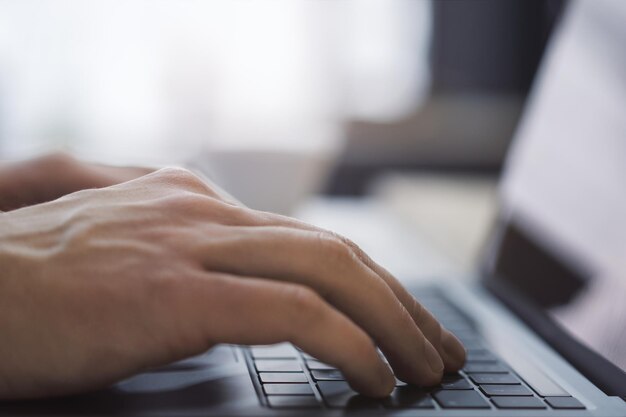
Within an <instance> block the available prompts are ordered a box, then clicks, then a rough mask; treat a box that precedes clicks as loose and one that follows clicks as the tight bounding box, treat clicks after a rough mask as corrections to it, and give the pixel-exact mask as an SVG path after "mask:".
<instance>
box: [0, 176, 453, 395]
mask: <svg viewBox="0 0 626 417" xmlns="http://www.w3.org/2000/svg"><path fill="white" fill-rule="evenodd" d="M0 265H2V274H1V276H0V334H1V337H2V343H0V398H4V399H8V398H33V397H43V396H54V395H63V394H69V393H76V392H80V391H86V390H91V389H96V388H100V387H104V386H107V385H109V384H111V383H113V382H115V381H118V380H120V379H123V378H125V377H127V376H130V375H132V374H134V373H137V372H140V371H142V370H145V369H149V368H152V367H156V366H160V365H164V364H167V363H170V362H173V361H176V360H179V359H182V358H185V357H188V356H192V355H196V354H199V353H202V352H204V351H206V350H207V349H209V348H210V347H212V346H214V345H215V344H218V343H233V344H272V343H277V342H283V341H289V342H292V343H294V344H295V345H297V346H299V347H300V348H302V349H303V350H304V351H306V352H308V353H309V354H311V355H313V356H315V357H317V358H319V359H320V360H322V361H324V362H327V363H329V364H331V365H333V366H336V367H337V368H339V369H340V370H341V371H342V372H343V373H344V375H345V376H346V378H347V380H348V382H349V383H350V385H351V386H352V387H353V388H354V389H355V390H357V391H359V392H361V393H363V394H365V395H369V396H374V397H381V396H385V395H387V394H389V392H390V391H391V390H392V389H393V386H394V378H393V375H392V373H391V371H390V369H389V368H388V366H387V365H386V364H385V363H384V362H383V361H382V360H381V358H380V357H379V355H378V352H377V350H376V346H379V347H380V349H381V350H382V351H383V352H384V354H385V356H386V357H387V359H388V360H389V363H390V364H391V366H392V367H393V369H394V371H395V373H396V375H397V376H398V378H400V379H402V380H404V381H407V382H410V383H415V384H419V385H432V384H436V383H437V382H439V380H440V378H441V376H442V372H443V371H444V368H445V369H446V370H448V371H455V370H457V369H459V368H460V367H461V366H462V365H463V362H464V359H465V352H464V350H463V347H462V346H461V344H460V343H459V342H458V340H457V339H456V338H455V337H454V336H453V335H452V334H451V333H449V332H448V331H446V330H443V329H442V328H441V326H440V325H439V323H438V322H437V321H436V320H435V319H434V318H433V317H432V316H431V315H430V313H428V312H427V311H426V310H425V309H424V308H422V307H421V306H420V304H419V303H418V302H417V301H416V300H415V299H414V298H413V297H412V296H411V295H409V294H408V293H407V292H406V290H405V289H404V288H403V287H402V286H401V285H400V284H399V283H398V281H396V279H395V278H394V277H392V276H391V275H390V274H389V273H388V272H387V271H385V270H384V269H383V268H382V267H380V266H378V265H377V264H375V263H374V262H373V261H372V260H370V259H369V258H368V257H367V256H366V255H365V254H364V253H363V252H362V251H361V250H360V249H359V248H358V247H356V245H354V244H353V243H351V242H349V241H348V240H346V239H344V238H342V237H340V236H337V235H335V234H333V233H330V232H327V231H323V230H320V229H317V228H315V227H313V226H310V225H307V224H304V223H301V222H298V221H296V220H293V219H290V218H287V217H282V216H278V215H274V214H270V213H264V212H258V211H254V210H251V209H249V208H246V207H243V206H241V205H240V204H238V203H236V202H233V201H231V200H229V199H228V198H227V197H224V196H222V195H221V193H220V192H219V191H218V190H217V189H216V188H214V187H213V186H212V185H210V184H209V183H207V182H206V181H202V180H200V179H199V178H198V177H196V176H194V175H193V174H191V173H189V172H188V171H185V170H181V169H165V170H160V171H157V172H155V173H152V174H149V175H146V176H143V177H141V178H138V179H135V180H131V181H128V182H125V183H123V184H119V185H115V186H111V187H107V188H102V189H91V190H85V191H80V192H77V193H73V194H70V195H67V196H65V197H63V198H60V199H57V200H55V201H52V202H49V203H44V204H39V205H35V206H31V207H27V208H23V209H20V210H15V211H11V212H7V213H2V214H0Z"/></svg>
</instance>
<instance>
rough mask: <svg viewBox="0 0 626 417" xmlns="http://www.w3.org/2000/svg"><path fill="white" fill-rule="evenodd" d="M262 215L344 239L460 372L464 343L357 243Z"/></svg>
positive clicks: (283, 221) (283, 220)
mask: <svg viewBox="0 0 626 417" xmlns="http://www.w3.org/2000/svg"><path fill="white" fill-rule="evenodd" d="M260 216H261V217H262V219H263V222H264V224H273V225H279V226H287V227H294V228H298V229H302V230H310V231H317V232H321V233H329V234H332V235H334V236H336V237H337V239H339V240H341V241H342V242H344V243H345V244H346V246H348V247H350V248H351V249H352V251H353V252H354V254H355V256H356V257H357V258H358V259H359V260H360V261H361V262H363V264H365V265H366V266H367V267H368V268H370V269H371V270H372V271H373V272H374V273H376V274H377V275H378V276H379V277H381V278H382V279H383V280H384V281H385V283H386V284H387V285H388V286H389V287H390V288H391V290H392V291H393V292H394V294H395V295H396V297H397V298H398V300H400V302H401V303H402V305H404V307H405V308H406V309H407V311H408V312H409V313H410V314H411V317H412V318H413V320H414V321H415V323H416V324H417V325H418V326H419V328H420V329H421V330H422V332H423V333H424V335H425V336H426V338H427V339H428V340H429V341H430V343H431V344H432V345H433V346H434V347H435V349H436V350H437V352H438V353H439V355H440V356H441V358H442V360H443V363H444V365H445V370H446V371H447V372H456V371H458V370H459V369H461V368H462V367H463V365H464V363H465V357H466V354H465V349H464V348H463V345H462V344H461V342H460V341H459V340H458V339H457V338H456V337H455V336H454V335H453V334H452V333H451V332H450V331H448V330H446V329H445V328H443V327H442V326H441V324H440V323H439V322H438V321H437V320H436V319H435V318H434V316H433V315H432V314H431V313H430V312H429V311H428V310H427V309H426V308H424V307H423V306H422V305H421V304H420V303H419V302H418V301H417V300H416V299H415V297H413V296H412V295H411V294H410V293H409V292H408V291H407V290H406V289H405V288H404V286H403V285H402V284H401V283H400V282H399V281H398V280H397V279H396V278H395V277H394V276H393V275H392V274H391V273H389V272H388V271H387V270H386V269H385V268H383V267H382V266H380V265H378V264H377V263H376V262H374V261H373V260H372V259H371V258H370V257H369V256H368V255H367V254H366V253H365V252H363V250H361V248H359V247H358V245H356V244H355V243H354V242H352V241H350V240H349V239H346V238H344V237H342V236H340V235H336V234H334V233H332V232H328V231H324V230H322V229H319V228H317V227H315V226H312V225H309V224H307V223H304V222H301V221H299V220H296V219H292V218H289V217H285V216H281V215H277V214H273V213H261V214H260Z"/></svg>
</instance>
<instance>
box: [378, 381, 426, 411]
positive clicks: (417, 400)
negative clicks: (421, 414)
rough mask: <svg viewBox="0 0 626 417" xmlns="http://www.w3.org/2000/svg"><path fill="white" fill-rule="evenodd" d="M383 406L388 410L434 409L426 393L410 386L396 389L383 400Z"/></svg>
mask: <svg viewBox="0 0 626 417" xmlns="http://www.w3.org/2000/svg"><path fill="white" fill-rule="evenodd" d="M384 405H385V407H388V408H435V406H434V403H433V400H432V398H430V396H429V395H428V393H426V392H425V391H424V390H423V389H420V388H418V387H414V386H410V385H405V386H402V387H396V388H395V389H394V390H393V391H392V392H391V395H390V396H389V397H388V398H386V399H385V400H384Z"/></svg>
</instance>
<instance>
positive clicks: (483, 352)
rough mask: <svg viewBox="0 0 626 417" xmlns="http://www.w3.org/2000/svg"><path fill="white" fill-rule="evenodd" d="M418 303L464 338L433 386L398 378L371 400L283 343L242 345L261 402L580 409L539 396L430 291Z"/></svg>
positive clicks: (570, 400) (570, 401)
mask: <svg viewBox="0 0 626 417" xmlns="http://www.w3.org/2000/svg"><path fill="white" fill-rule="evenodd" d="M419 299H420V302H421V303H422V304H423V305H424V306H425V307H426V308H428V309H429V310H430V311H431V312H432V313H433V314H434V315H435V316H436V317H437V319H438V320H439V321H440V322H441V323H442V324H443V325H444V326H445V327H446V328H447V329H449V330H450V331H451V332H453V333H455V335H456V336H457V337H458V338H459V339H460V340H461V341H462V342H463V344H464V345H465V347H466V349H467V363H466V364H465V367H464V368H463V369H462V370H461V371H460V372H458V373H456V374H446V375H444V378H443V380H442V381H441V384H440V385H438V386H436V387H429V388H421V387H417V386H412V385H407V384H405V383H404V382H401V381H399V380H398V381H397V382H396V387H395V388H394V390H393V392H392V393H391V395H390V396H389V397H387V398H385V399H372V398H368V397H364V396H361V395H359V394H357V393H356V392H355V391H353V390H352V389H351V388H350V386H349V385H348V383H347V382H346V381H345V380H344V377H343V375H342V374H341V372H340V371H339V370H338V369H336V368H333V367H332V366H330V365H328V364H326V363H323V362H320V361H318V360H317V359H315V358H313V357H311V356H310V355H308V354H306V353H304V352H302V351H300V350H299V349H297V348H295V347H294V346H292V345H290V344H287V343H284V344H279V345H271V346H252V347H248V348H245V351H246V357H247V362H248V365H249V368H250V371H251V373H252V376H253V379H254V380H255V382H256V385H257V388H258V391H259V394H260V397H261V401H262V402H263V403H264V405H266V406H268V407H271V408H279V409H282V408H285V409H298V408H303V409H304V408H318V409H319V408H330V409H344V408H357V409H431V410H433V409H483V410H486V409H492V410H497V409H501V410H547V409H561V410H563V409H567V410H576V409H584V408H585V407H584V405H583V404H582V403H581V402H580V401H578V400H577V399H576V398H574V397H572V396H569V395H567V394H565V395H563V396H559V397H546V396H541V395H540V391H537V390H535V389H533V387H531V386H530V385H528V384H527V383H526V382H525V381H523V380H522V379H521V378H520V377H519V376H518V375H516V374H515V372H514V371H513V370H512V369H511V368H510V367H509V366H508V365H507V364H506V363H505V362H504V361H503V360H501V359H500V358H498V357H497V355H495V354H494V353H493V352H491V351H490V350H489V349H488V347H487V346H486V345H485V344H484V343H483V341H482V340H481V338H480V337H479V336H478V334H477V332H476V331H475V328H474V326H473V325H472V323H470V322H469V321H468V320H467V319H466V318H465V317H464V316H463V315H462V314H461V313H460V312H459V311H458V310H457V309H456V308H455V307H454V306H453V305H452V304H451V303H450V302H448V301H447V300H446V299H445V298H444V296H443V295H442V294H441V293H440V292H438V291H435V290H429V291H427V292H424V294H421V293H420V296H419Z"/></svg>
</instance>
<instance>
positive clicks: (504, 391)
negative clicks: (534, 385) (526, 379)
mask: <svg viewBox="0 0 626 417" xmlns="http://www.w3.org/2000/svg"><path fill="white" fill-rule="evenodd" d="M480 389H481V390H482V391H483V392H484V393H485V394H487V395H489V396H494V395H498V396H511V397H513V396H515V397H519V396H521V397H532V396H533V392H532V391H531V390H529V389H528V388H526V387H525V386H523V385H481V386H480Z"/></svg>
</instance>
